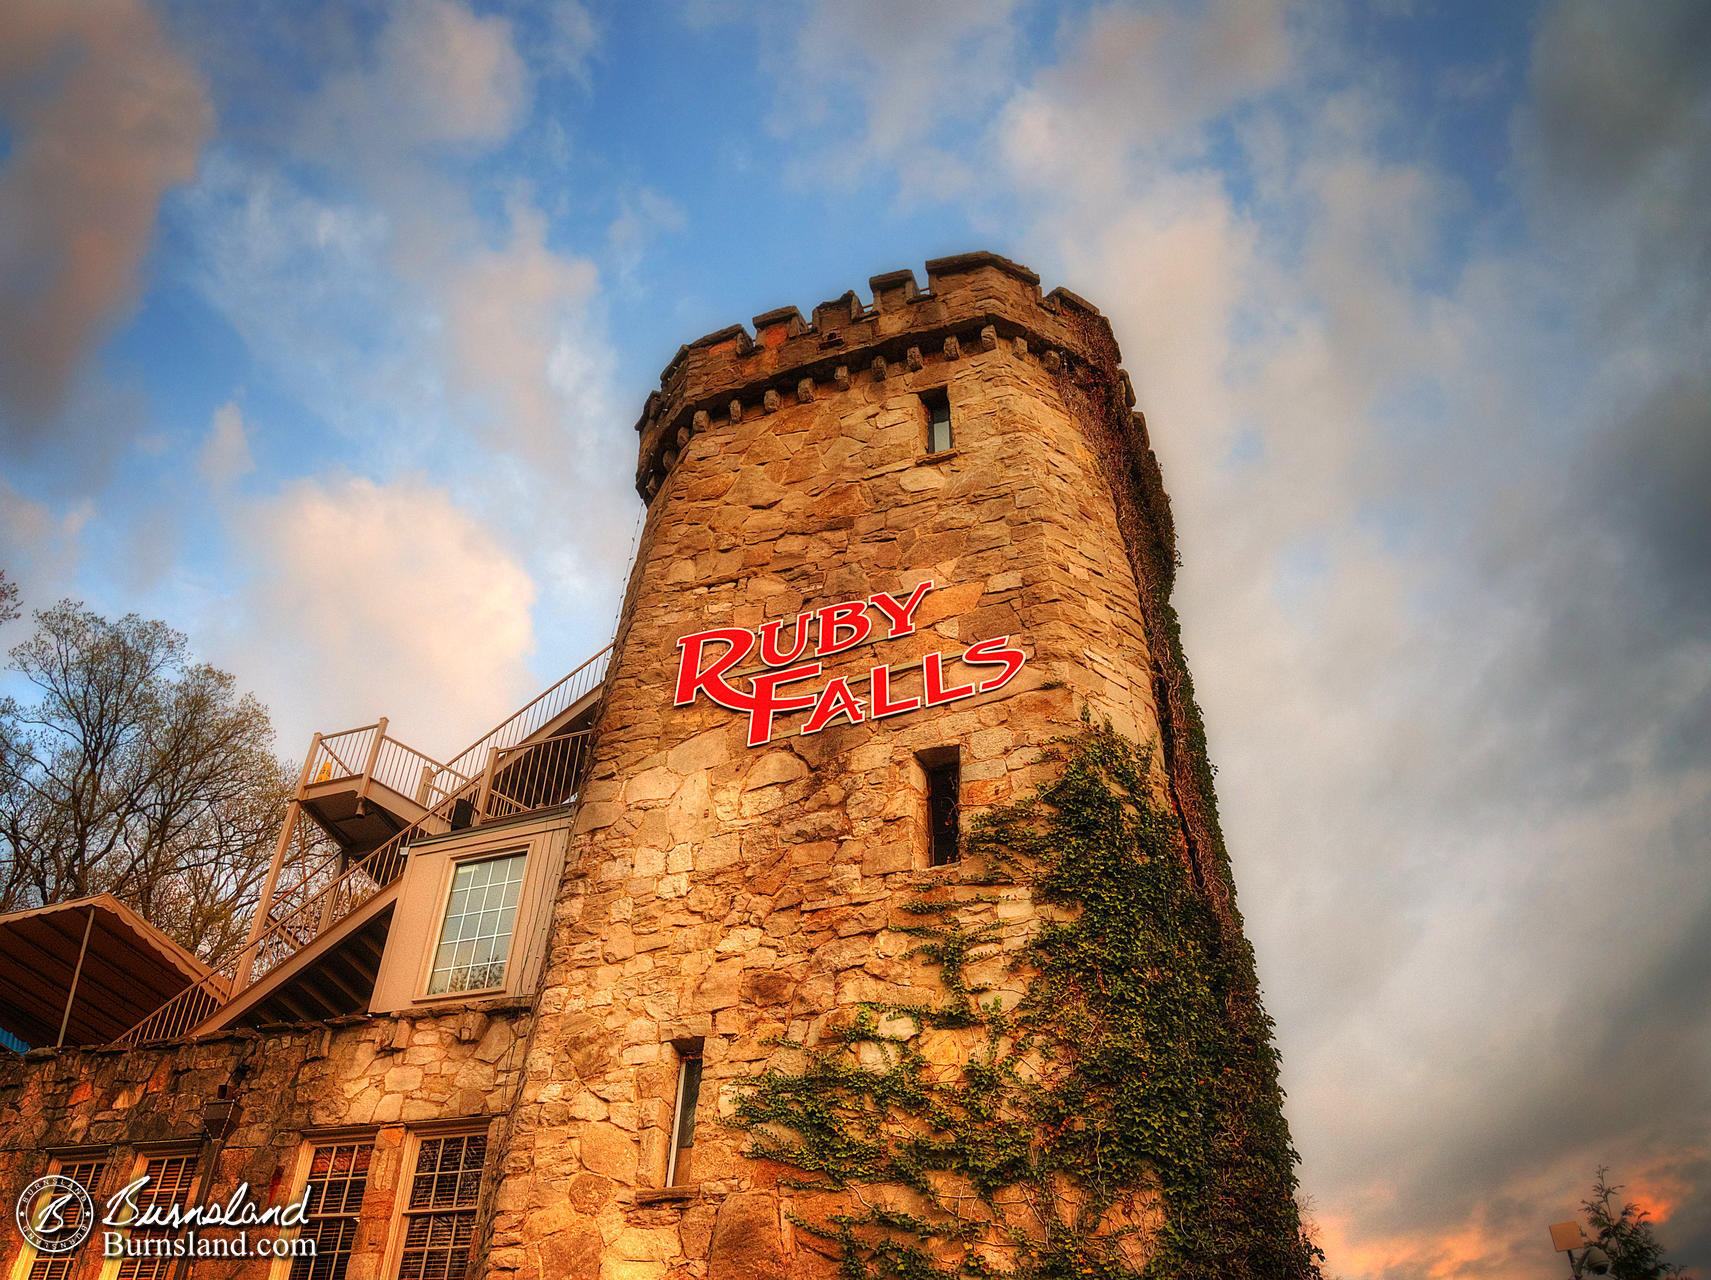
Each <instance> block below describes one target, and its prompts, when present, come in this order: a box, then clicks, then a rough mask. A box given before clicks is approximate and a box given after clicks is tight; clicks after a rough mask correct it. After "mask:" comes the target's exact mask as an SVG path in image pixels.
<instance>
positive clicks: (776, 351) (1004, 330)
mask: <svg viewBox="0 0 1711 1280" xmlns="http://www.w3.org/2000/svg"><path fill="white" fill-rule="evenodd" d="M868 288H869V290H870V291H871V293H872V301H871V302H869V303H865V304H864V303H863V302H862V301H861V299H860V298H859V297H858V296H857V294H856V293H855V291H854V290H853V289H852V290H850V291H849V292H847V293H845V294H844V295H843V296H842V297H838V298H833V299H832V300H830V301H828V302H822V303H821V304H820V305H819V306H817V307H815V308H814V311H813V316H812V318H811V319H807V320H805V319H803V317H802V313H801V312H800V311H799V310H797V308H795V307H781V308H779V309H778V310H776V311H768V312H766V313H765V314H763V315H758V316H756V317H754V321H753V324H754V331H753V333H752V334H751V333H750V331H749V330H748V329H745V328H744V327H743V326H742V325H731V326H730V327H728V328H725V329H720V330H718V331H716V332H714V333H709V334H707V335H706V336H705V337H702V338H697V339H696V340H695V341H694V342H691V343H689V344H687V345H685V346H683V347H680V348H679V349H678V352H677V355H676V356H675V357H673V359H672V361H671V363H670V364H669V365H667V366H666V368H665V371H664V372H663V373H662V374H660V380H659V381H660V385H659V390H658V391H656V392H654V393H652V394H651V395H649V396H648V399H647V403H646V405H645V406H644V407H643V410H642V416H641V418H640V419H639V420H638V421H637V422H636V431H637V433H638V434H639V435H640V437H641V447H640V457H639V460H638V464H637V469H636V490H637V492H639V493H640V494H641V495H642V498H643V499H644V500H645V501H651V500H652V499H653V496H654V495H655V494H656V493H658V492H659V488H660V486H661V485H662V484H663V483H664V482H665V478H666V476H668V475H669V474H670V473H671V469H672V467H673V466H675V465H676V463H677V459H678V457H679V455H680V454H681V453H682V451H683V449H684V447H685V446H686V445H687V444H688V443H689V441H690V439H691V438H692V437H693V436H694V435H695V433H697V432H699V431H707V430H717V429H718V428H719V427H721V426H723V425H727V424H729V423H732V422H741V421H743V420H744V419H745V418H747V417H749V416H751V415H753V414H764V413H771V412H774V411H776V410H777V409H778V408H779V407H780V406H783V405H789V404H799V403H803V402H805V401H808V400H812V399H813V398H814V397H815V396H816V394H821V393H825V392H830V391H847V390H848V389H849V388H850V387H851V386H852V385H853V384H855V383H857V382H860V381H868V382H873V381H880V382H883V381H884V380H886V379H887V378H888V377H891V376H893V374H894V373H895V372H896V371H899V370H902V371H913V370H920V369H922V368H925V367H926V366H927V365H929V364H932V363H935V362H940V361H954V360H958V359H961V358H962V357H963V356H964V355H965V354H969V353H972V352H977V351H993V350H996V349H998V348H999V347H1001V346H1002V347H1003V348H1005V349H1006V350H1007V351H1008V352H1009V353H1010V354H1011V355H1012V356H1013V357H1014V358H1016V359H1020V360H1032V361H1038V362H1039V363H1040V364H1041V365H1042V366H1043V367H1044V368H1046V369H1047V370H1048V371H1051V372H1054V373H1056V372H1062V373H1065V374H1067V375H1070V376H1081V375H1085V374H1086V373H1087V371H1089V370H1092V369H1102V370H1104V372H1105V375H1106V376H1107V377H1109V378H1112V379H1115V380H1116V381H1117V382H1119V383H1120V384H1121V387H1122V391H1123V395H1124V398H1125V400H1126V401H1127V403H1128V404H1129V405H1130V406H1133V404H1134V400H1135V397H1134V392H1133V390H1132V389H1131V388H1130V386H1129V382H1128V378H1127V375H1125V374H1124V373H1123V372H1122V371H1121V369H1119V368H1118V367H1117V364H1118V359H1119V357H1118V354H1117V344H1116V341H1115V339H1114V338H1113V337H1112V334H1111V327H1110V324H1109V323H1108V322H1107V321H1106V319H1105V317H1104V316H1103V315H1101V314H1100V312H1099V309H1098V308H1097V307H1095V306H1094V305H1093V304H1092V303H1090V302H1088V301H1086V300H1085V299H1084V298H1081V297H1079V296H1077V295H1076V294H1074V293H1071V292H1070V291H1069V290H1068V289H1063V288H1058V289H1053V290H1052V291H1051V292H1050V293H1048V294H1044V295H1042V294H1041V292H1040V278H1039V276H1037V275H1036V274H1034V272H1032V271H1030V270H1029V269H1028V268H1027V267H1024V266H1021V265H1020V264H1018V263H1015V262H1011V261H1010V260H1009V259H1008V258H1002V257H999V256H998V255H997V254H995V253H984V252H980V253H963V254H958V255H956V256H954V257H949V258H935V259H933V260H931V261H929V262H928V263H927V287H926V288H925V289H922V288H921V287H920V286H919V284H917V282H916V280H915V273H914V272H913V271H909V270H903V271H891V272H887V273H885V274H884V275H877V276H874V277H872V278H871V279H870V280H869V281H868Z"/></svg>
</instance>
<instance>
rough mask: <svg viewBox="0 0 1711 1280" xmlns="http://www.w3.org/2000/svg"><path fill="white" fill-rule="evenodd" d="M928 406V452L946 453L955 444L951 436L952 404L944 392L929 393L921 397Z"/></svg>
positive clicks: (922, 401)
mask: <svg viewBox="0 0 1711 1280" xmlns="http://www.w3.org/2000/svg"><path fill="white" fill-rule="evenodd" d="M921 403H922V404H924V405H926V406H927V452H928V453H944V452H945V451H946V450H948V449H950V448H951V447H952V446H953V444H954V443H955V442H954V440H953V438H952V436H951V402H950V397H949V396H947V395H946V394H945V393H944V392H943V391H928V392H926V393H924V394H923V395H922V396H921Z"/></svg>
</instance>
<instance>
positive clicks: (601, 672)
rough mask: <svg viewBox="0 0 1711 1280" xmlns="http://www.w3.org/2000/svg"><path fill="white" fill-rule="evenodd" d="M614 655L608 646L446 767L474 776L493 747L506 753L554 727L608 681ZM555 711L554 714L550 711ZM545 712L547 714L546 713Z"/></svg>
mask: <svg viewBox="0 0 1711 1280" xmlns="http://www.w3.org/2000/svg"><path fill="white" fill-rule="evenodd" d="M611 656H612V646H611V645H607V646H606V647H605V648H604V649H601V650H599V651H598V652H597V653H595V654H594V655H593V656H592V657H590V658H589V659H587V661H585V662H583V663H582V664H581V665H580V666H577V667H575V668H573V669H572V670H571V671H570V672H569V674H567V675H566V676H564V678H563V679H561V680H559V681H558V682H557V683H555V684H553V685H551V686H550V687H548V688H547V689H544V690H542V691H541V693H540V694H538V695H537V696H536V697H535V698H534V699H533V700H532V701H530V702H528V703H525V704H524V705H523V706H522V707H520V708H519V709H518V710H517V711H515V712H513V713H512V714H511V715H509V716H507V717H506V718H505V719H504V720H501V721H500V722H499V723H498V724H497V725H495V726H494V727H493V729H492V730H491V731H489V732H487V733H485V734H483V735H482V736H481V737H479V738H477V739H476V740H475V741H474V742H473V743H472V744H471V745H470V746H469V747H467V748H466V749H465V750H463V751H462V752H460V753H459V754H457V755H455V756H453V757H452V760H451V763H450V764H448V765H447V766H446V768H448V769H451V770H453V771H455V772H458V773H461V774H463V775H464V776H465V777H473V776H474V775H475V774H476V773H477V772H478V771H479V768H480V766H481V764H482V763H483V762H484V759H485V757H486V755H487V750H488V748H489V747H497V748H499V749H500V750H504V749H505V748H507V747H514V746H517V745H518V744H519V743H521V742H522V741H523V740H524V739H525V738H527V737H529V736H530V735H531V734H533V733H536V732H538V731H539V730H540V729H541V727H542V726H544V725H547V724H550V723H551V722H552V721H553V720H555V719H557V718H558V717H559V716H560V715H561V714H563V713H564V712H565V711H566V710H568V709H569V708H570V707H572V706H573V705H575V704H576V703H577V702H578V701H579V700H580V699H581V698H582V697H584V696H585V695H586V694H589V693H591V692H593V691H594V689H595V688H596V687H598V686H599V684H600V683H601V681H603V680H604V679H605V678H606V664H607V661H608V660H609V659H610V658H611ZM548 708H551V709H550V711H549V710H547V709H548ZM543 712H545V714H542V713H543Z"/></svg>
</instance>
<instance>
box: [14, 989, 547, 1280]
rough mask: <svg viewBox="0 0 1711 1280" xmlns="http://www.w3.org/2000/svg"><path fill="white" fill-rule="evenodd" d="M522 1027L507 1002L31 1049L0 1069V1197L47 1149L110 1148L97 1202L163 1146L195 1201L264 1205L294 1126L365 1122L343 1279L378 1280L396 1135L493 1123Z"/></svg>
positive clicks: (280, 1185) (219, 1267)
mask: <svg viewBox="0 0 1711 1280" xmlns="http://www.w3.org/2000/svg"><path fill="white" fill-rule="evenodd" d="M528 1022H529V1013H528V1010H527V1008H526V1007H523V1006H519V1005H518V1004H515V1003H511V1004H506V1005H490V1006H487V1007H485V1008H465V1009H460V1010H455V1011H450V1012H447V1013H445V1014H443V1015H440V1016H436V1017H432V1018H417V1019H414V1020H412V1019H408V1018H363V1017H352V1018H347V1019H341V1020H339V1022H338V1023H335V1024H326V1025H321V1024H314V1025H301V1026H293V1027H279V1028H274V1029H270V1030H268V1031H265V1032H259V1031H238V1032H229V1033H219V1034H215V1035H212V1036H210V1037H208V1038H205V1039H201V1040H195V1041H190V1042H185V1043H178V1044H174V1045H165V1046H159V1047H147V1048H140V1049H135V1050H130V1051H121V1050H118V1049H112V1050H98V1049H80V1050H66V1051H63V1052H55V1051H53V1050H32V1051H31V1052H30V1053H29V1054H28V1055H27V1056H26V1057H25V1058H24V1059H22V1060H18V1059H13V1060H12V1061H10V1062H8V1063H6V1064H5V1065H3V1066H0V1188H5V1189H6V1190H7V1191H8V1192H10V1193H12V1194H14V1195H15V1194H16V1193H17V1191H18V1190H20V1189H21V1188H22V1187H24V1186H26V1185H27V1184H28V1183H29V1182H31V1181H32V1180H33V1179H35V1178H37V1177H39V1176H40V1175H42V1174H44V1173H46V1172H48V1168H49V1161H50V1158H51V1153H52V1152H53V1151H54V1150H56V1149H64V1148H90V1149H102V1150H104V1151H106V1152H108V1153H109V1154H110V1158H111V1163H110V1165H109V1171H108V1174H107V1177H106V1180H105V1183H104V1190H105V1191H106V1192H107V1193H111V1192H112V1191H113V1190H115V1189H117V1187H118V1186H120V1185H123V1183H124V1182H126V1181H128V1180H129V1171H130V1170H131V1169H132V1168H134V1167H135V1165H136V1161H137V1156H138V1152H139V1149H140V1150H143V1151H148V1150H153V1149H155V1148H157V1147H161V1146H163V1145H171V1146H172V1147H173V1149H175V1150H185V1149H192V1148H193V1149H196V1150H198V1151H199V1161H198V1169H199V1171H200V1177H201V1181H200V1189H199V1190H198V1192H197V1194H196V1202H197V1203H206V1202H208V1201H212V1200H220V1201H224V1200H225V1199H226V1198H227V1197H228V1196H229V1195H230V1194H231V1192H232V1191H233V1190H234V1189H235V1188H236V1187H237V1186H238V1184H239V1183H241V1182H248V1183H249V1184H250V1186H251V1187H252V1188H253V1194H254V1200H255V1202H256V1203H258V1204H266V1203H269V1202H271V1203H276V1204H277V1203H283V1202H284V1201H286V1200H287V1199H289V1198H291V1197H292V1194H293V1192H294V1191H295V1190H296V1187H295V1186H294V1185H293V1184H294V1179H295V1178H296V1176H297V1170H298V1167H299V1155H300V1153H301V1152H302V1150H303V1143H304V1136H305V1131H314V1130H322V1131H324V1130H327V1129H330V1128H338V1127H343V1126H365V1127H372V1130H377V1131H374V1136H373V1141H374V1155H373V1162H372V1165H371V1168H370V1174H369V1182H368V1191H367V1195H366V1197H365V1199H364V1201H363V1209H362V1223H361V1227H360V1229H359V1234H358V1238H357V1243H356V1252H355V1256H353V1258H352V1260H351V1264H350V1268H349V1271H348V1272H347V1275H348V1277H349V1280H377V1277H379V1276H380V1275H381V1274H382V1270H381V1268H382V1265H383V1261H384V1258H385V1250H386V1247H387V1243H388V1233H389V1232H390V1230H391V1228H392V1225H393V1215H394V1209H395V1208H396V1199H397V1194H398V1189H399V1182H400V1178H401V1176H402V1174H403V1171H402V1170H401V1167H400V1165H401V1161H402V1158H403V1149H404V1139H405V1134H406V1126H408V1125H415V1124H421V1123H423V1122H434V1121H444V1120H453V1119H457V1120H474V1121H482V1120H485V1121H487V1122H488V1123H489V1124H490V1125H495V1124H502V1123H503V1119H502V1118H503V1117H505V1116H506V1115H508V1113H509V1112H510V1109H511V1104H512V1103H513V1101H514V1099H515V1096H516V1088H517V1083H518V1079H519V1076H520V1068H521V1064H522V1057H523V1045H524V1038H525V1036H526V1033H527V1027H528ZM222 1085H224V1086H227V1087H228V1091H229V1095H230V1097H231V1098H232V1099H233V1100H235V1102H236V1104H237V1108H236V1112H235V1124H234V1126H233V1127H232V1128H231V1130H230V1132H229V1133H228V1134H227V1135H226V1136H225V1138H224V1140H223V1141H220V1142H215V1141H213V1140H211V1139H210V1138H209V1137H208V1135H207V1130H206V1126H205V1123H204V1113H205V1109H206V1108H207V1106H208V1104H209V1102H210V1101H211V1100H213V1099H215V1098H216V1097H218V1096H219V1090H220V1087H221V1086H222ZM495 1145H496V1144H495ZM209 1234H210V1235H211V1236H214V1237H218V1236H220V1235H221V1234H222V1233H220V1232H210V1233H209ZM227 1234H229V1233H227ZM22 1247H23V1245H22V1241H21V1239H20V1237H19V1235H18V1231H17V1228H16V1226H15V1225H14V1223H13V1221H12V1215H11V1213H10V1200H8V1212H7V1214H6V1216H5V1219H4V1222H3V1223H0V1258H4V1259H6V1260H8V1261H9V1260H10V1259H12V1258H15V1257H17V1256H18V1253H19V1251H20V1250H21V1249H22ZM99 1247H100V1241H99V1237H98V1236H97V1237H96V1239H94V1240H93V1241H91V1242H90V1243H88V1244H86V1245H84V1246H83V1248H82V1250H81V1251H80V1252H79V1254H78V1255H76V1257H77V1258H78V1267H79V1268H80V1269H79V1270H78V1271H77V1272H76V1274H78V1275H95V1274H96V1270H95V1256H94V1255H95V1253H96V1251H97V1250H98V1249H99ZM271 1268H272V1263H271V1262H270V1261H264V1260H259V1259H252V1260H249V1261H246V1262H236V1261H221V1260H207V1261H200V1262H198V1263H197V1264H196V1270H195V1274H196V1276H197V1277H198V1280H202V1278H203V1277H208V1278H210V1280H226V1278H227V1277H233V1278H235V1277H239V1276H243V1277H260V1276H266V1275H268V1274H270V1272H271Z"/></svg>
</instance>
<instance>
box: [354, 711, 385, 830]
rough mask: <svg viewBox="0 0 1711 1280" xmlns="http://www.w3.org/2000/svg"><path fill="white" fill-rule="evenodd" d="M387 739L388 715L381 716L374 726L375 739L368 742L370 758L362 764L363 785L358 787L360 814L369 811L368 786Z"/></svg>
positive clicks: (357, 801) (357, 809) (358, 810)
mask: <svg viewBox="0 0 1711 1280" xmlns="http://www.w3.org/2000/svg"><path fill="white" fill-rule="evenodd" d="M385 741H386V717H385V716H381V717H380V719H379V720H378V721H376V722H375V726H374V741H373V742H371V743H369V744H368V759H367V761H366V762H364V764H363V766H362V786H360V787H358V788H357V793H356V811H357V812H358V813H359V814H363V813H367V812H368V786H369V783H371V782H373V781H374V762H375V761H376V760H378V759H379V758H380V744H381V743H382V742H385Z"/></svg>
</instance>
